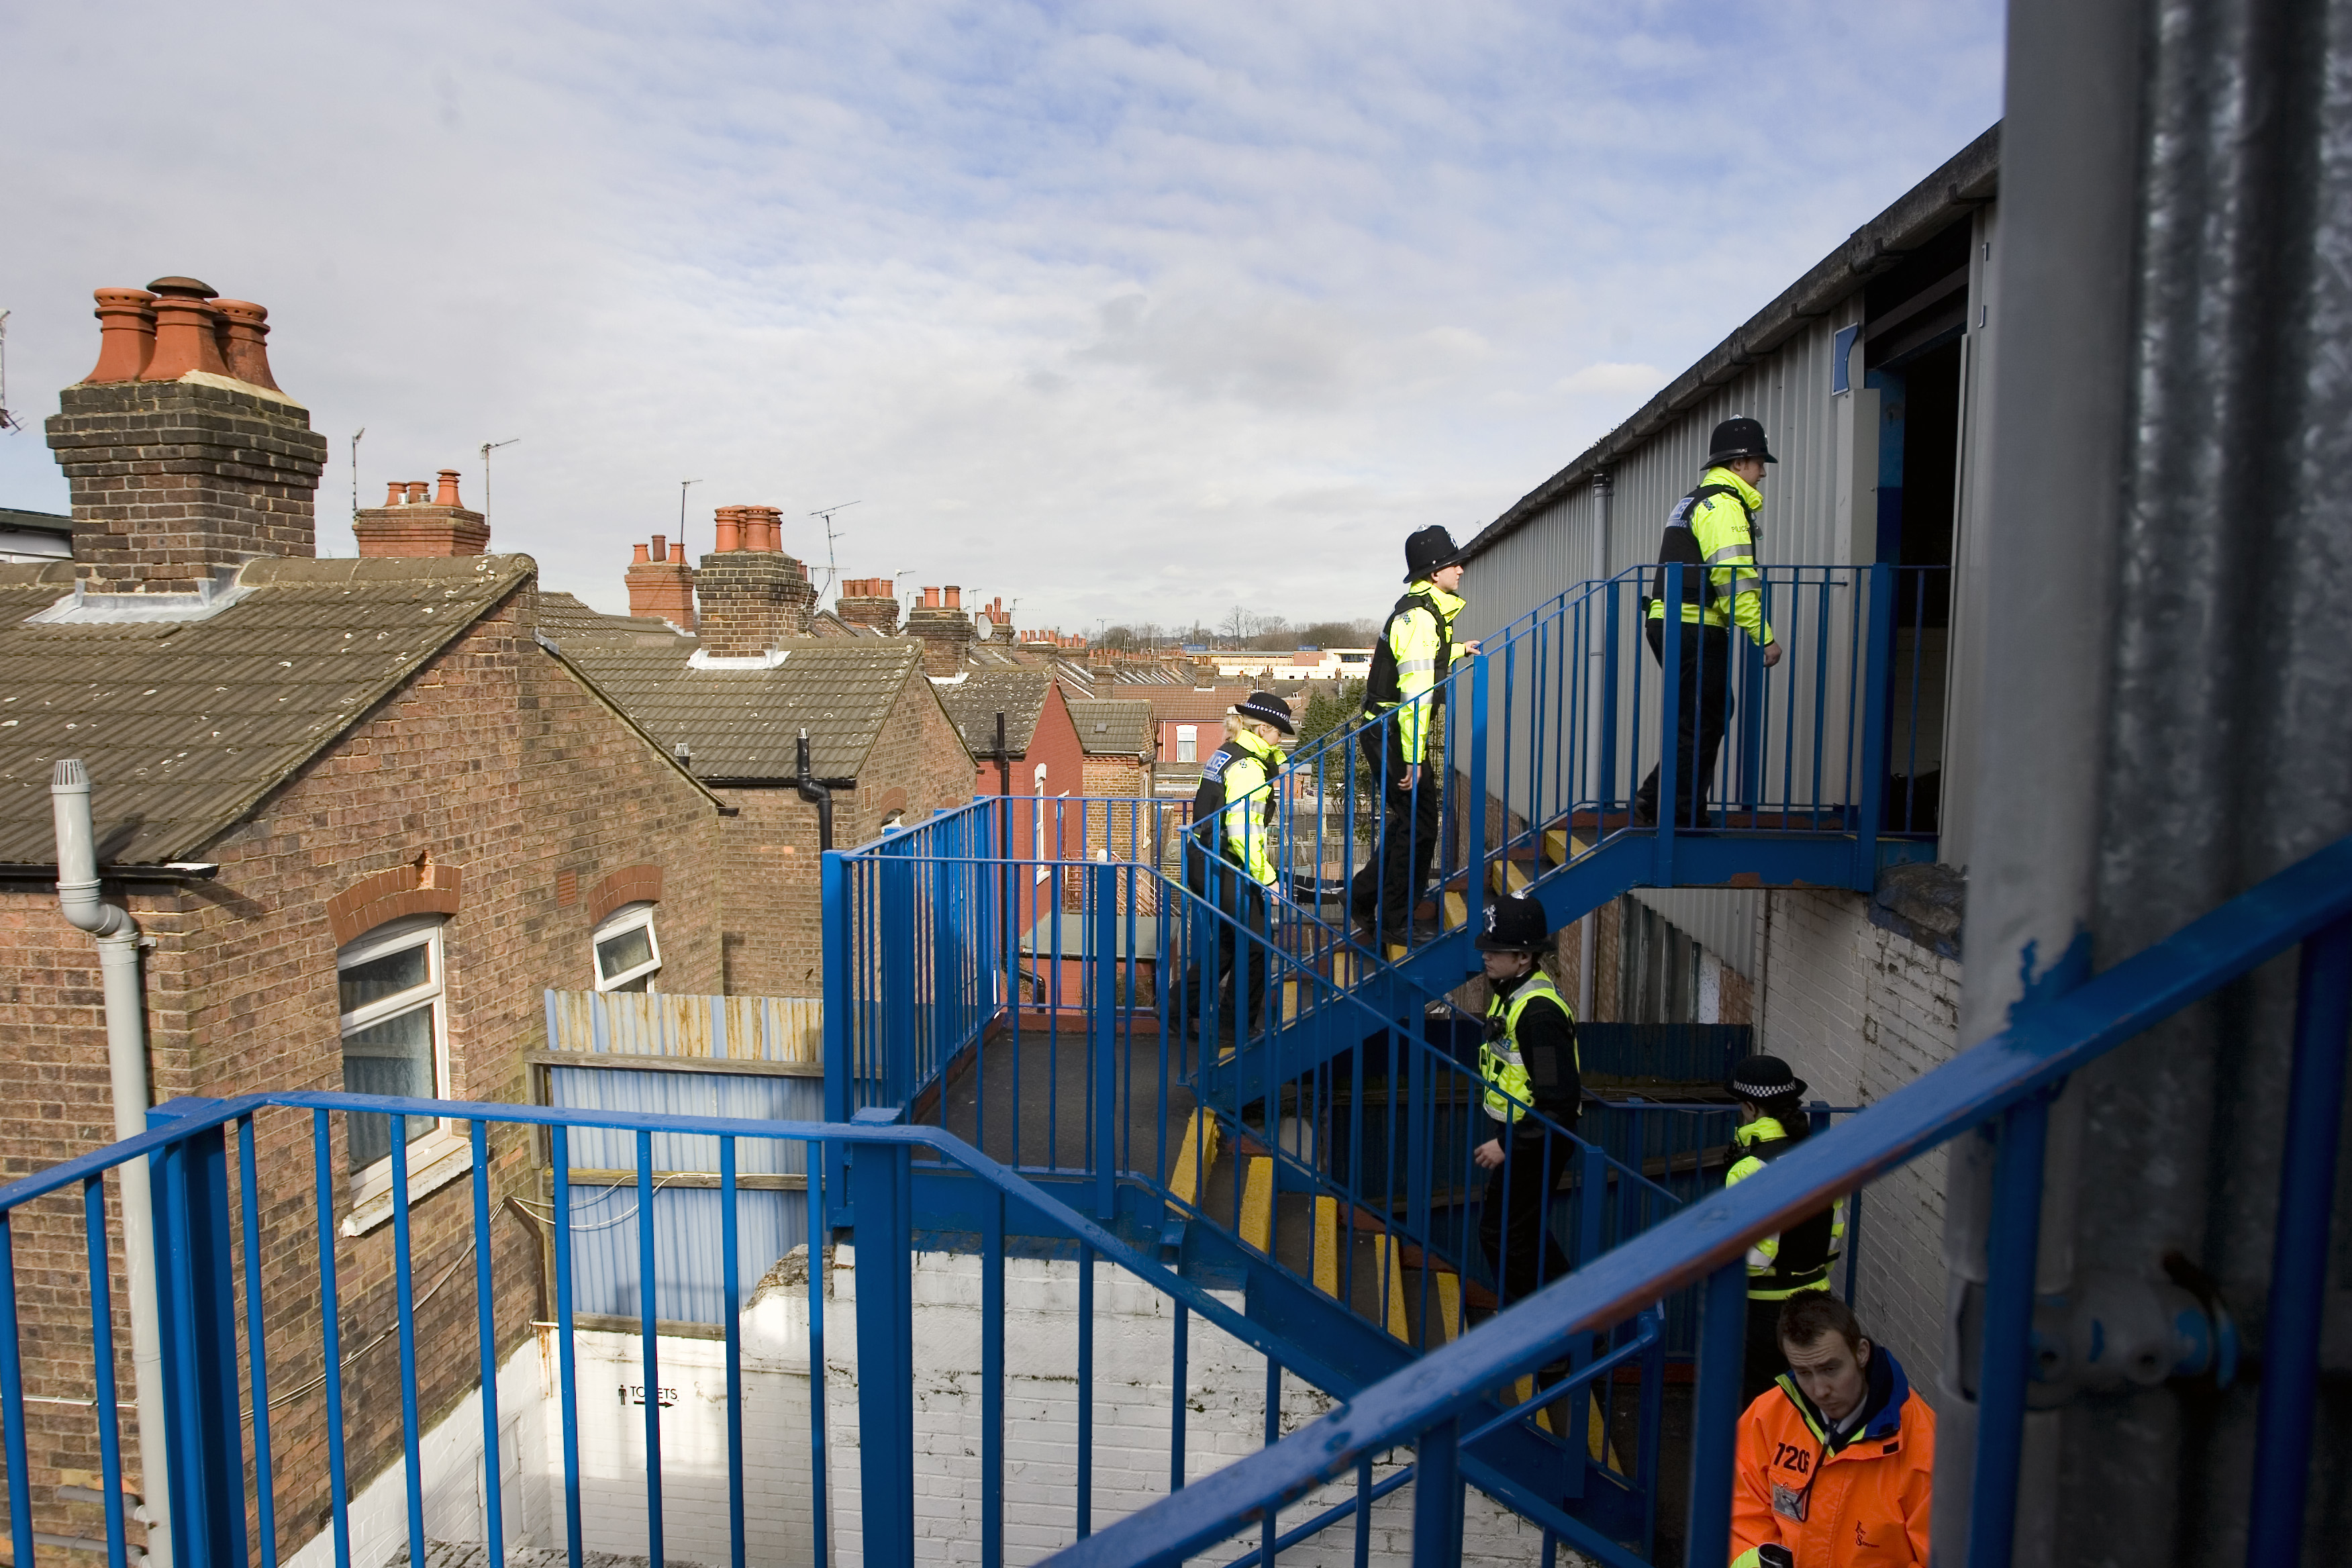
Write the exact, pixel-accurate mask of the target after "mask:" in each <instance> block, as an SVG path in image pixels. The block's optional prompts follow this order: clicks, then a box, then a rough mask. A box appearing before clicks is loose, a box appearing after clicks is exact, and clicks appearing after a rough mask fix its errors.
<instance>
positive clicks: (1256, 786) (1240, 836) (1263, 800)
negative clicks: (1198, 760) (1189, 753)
mask: <svg viewBox="0 0 2352 1568" xmlns="http://www.w3.org/2000/svg"><path fill="white" fill-rule="evenodd" d="M1281 770H1282V753H1281V752H1279V751H1277V750H1276V749H1275V748H1274V747H1272V746H1270V745H1268V744H1266V743H1265V742H1264V741H1263V740H1260V739H1259V738H1258V736H1257V735H1256V734H1255V732H1253V731H1248V730H1244V731H1242V732H1241V733H1240V734H1238V735H1235V736H1234V738H1233V739H1232V740H1230V741H1227V742H1225V743H1224V744H1223V745H1222V746H1219V747H1218V748H1217V749H1216V750H1215V751H1214V752H1211V753H1210V755H1209V760H1208V761H1207V762H1205V763H1202V764H1201V787H1200V790H1199V791H1198V793H1196V794H1195V795H1193V796H1192V836H1193V837H1194V838H1195V839H1196V840H1199V841H1201V842H1203V843H1213V844H1215V845H1216V847H1217V851H1218V853H1219V854H1221V855H1223V857H1224V858H1226V859H1228V860H1230V861H1232V862H1233V863H1234V865H1236V866H1239V867H1240V868H1242V871H1243V873H1244V875H1246V876H1247V877H1248V878H1249V879H1250V880H1252V881H1253V882H1255V883H1257V884H1259V885H1260V886H1261V887H1271V886H1273V885H1274V858H1273V856H1272V855H1271V854H1270V853H1268V848H1269V846H1270V845H1271V844H1272V842H1273V838H1274V790H1273V789H1272V787H1270V786H1271V785H1272V784H1273V780H1274V775H1275V774H1276V773H1279V772H1280V771H1281ZM1195 890H1196V891H1197V890H1198V889H1195Z"/></svg>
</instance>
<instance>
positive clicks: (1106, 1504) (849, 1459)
mask: <svg viewBox="0 0 2352 1568" xmlns="http://www.w3.org/2000/svg"><path fill="white" fill-rule="evenodd" d="M980 1289H981V1279H980V1259H978V1258H973V1257H969V1256H965V1255H961V1254H950V1253H919V1254H917V1255H916V1258H915V1264H914V1320H915V1321H914V1344H915V1357H916V1368H915V1399H916V1418H915V1431H916V1464H915V1472H916V1487H917V1490H918V1493H919V1499H918V1502H917V1513H916V1524H915V1530H916V1537H917V1540H916V1557H917V1560H918V1561H919V1562H920V1563H937V1564H951V1563H952V1564H962V1563H978V1562H979V1561H980V1513H981V1498H980V1488H979V1477H980V1413H981V1409H980V1406H981V1400H980V1386H979V1383H980V1379H979V1372H980V1333H979V1329H980ZM1004 1294H1005V1325H1004V1327H1005V1332H1004V1361H1005V1391H1004V1415H1005V1465H1004V1472H1005V1479H1004V1553H1005V1561H1006V1562H1007V1563H1034V1562H1036V1561H1038V1560H1039V1559H1041V1558H1043V1557H1045V1555H1047V1554H1048V1553H1050V1552H1054V1551H1056V1550H1058V1549H1059V1548H1061V1547H1064V1546H1066V1545H1068V1544H1070V1543H1071V1542H1073V1541H1075V1540H1076V1489H1075V1488H1076V1465H1075V1462H1074V1461H1075V1446H1076V1437H1077V1392H1078V1391H1077V1387H1076V1375H1075V1374H1076V1365H1077V1332H1076V1330H1077V1298H1078V1266H1077V1264H1076V1262H1074V1261H1061V1262H1047V1261H1043V1260H1037V1259H1027V1258H1014V1259H1010V1260H1008V1261H1007V1262H1006V1264H1005V1279H1004ZM832 1300H833V1301H834V1302H835V1303H837V1306H838V1310H833V1309H832V1308H830V1307H829V1308H828V1311H827V1315H826V1319H825V1385H824V1387H825V1410H826V1429H827V1432H828V1434H829V1436H828V1444H829V1452H830V1454H831V1457H832V1459H833V1467H832V1473H833V1492H834V1517H835V1521H836V1534H835V1542H834V1544H835V1564H836V1565H837V1568H853V1565H854V1564H856V1563H859V1562H861V1561H862V1558H861V1555H860V1551H859V1547H860V1542H861V1531H860V1528H859V1522H858V1495H859V1493H858V1446H857V1343H856V1321H855V1317H856V1258H855V1254H854V1250H853V1249H852V1248H850V1247H842V1248H841V1249H840V1250H839V1252H838V1253H837V1254H836V1260H835V1268H834V1271H833V1274H832ZM1220 1300H1225V1301H1227V1302H1228V1303H1229V1304H1231V1305H1232V1306H1233V1307H1234V1309H1235V1310H1240V1307H1241V1300H1240V1298H1239V1296H1238V1295H1225V1294H1223V1293H1220ZM1174 1316H1175V1315H1174V1310H1173V1307H1172V1305H1171V1302H1170V1301H1169V1300H1168V1299H1167V1298H1166V1297H1164V1296H1162V1295H1161V1294H1160V1292H1159V1291H1157V1290H1155V1289H1151V1288H1150V1286H1148V1285H1145V1284H1143V1283H1142V1282H1141V1281H1139V1280H1137V1279H1134V1278H1133V1277H1132V1276H1129V1275H1128V1274H1126V1273H1125V1272H1123V1271H1122V1270H1120V1269H1118V1268H1117V1267H1115V1266H1113V1265H1110V1264H1097V1266H1096V1274H1095V1345H1094V1357H1095V1366H1094V1373H1095V1425H1094V1440H1095V1458H1094V1489H1093V1490H1094V1497H1093V1510H1094V1526H1095V1528H1096V1529H1097V1530H1099V1529H1102V1528H1103V1527H1105V1526H1107V1525H1108V1524H1110V1523H1111V1522H1112V1521H1116V1520H1118V1519H1120V1518H1123V1517H1124V1516H1126V1515H1127V1514H1129V1513H1131V1512H1133V1511H1134V1510H1137V1509H1139V1508H1141V1507H1143V1506H1144V1505H1145V1504H1147V1503H1150V1502H1152V1501H1154V1500H1157V1499H1159V1498H1160V1497H1162V1496H1165V1495H1166V1493H1167V1490H1168V1479H1169V1410H1170V1406H1171V1395H1172V1394H1173V1392H1174V1390H1173V1388H1172V1386H1171V1378H1172V1373H1173V1370H1174V1368H1173V1362H1172V1350H1173V1343H1174V1342H1173V1338H1172V1335H1173V1331H1174ZM1188 1323H1189V1328H1190V1334H1189V1344H1188V1351H1187V1360H1186V1366H1185V1389H1184V1405H1185V1410H1186V1415H1185V1437H1186V1442H1185V1453H1186V1465H1185V1474H1186V1476H1187V1477H1188V1478H1190V1479H1198V1478H1200V1477H1202V1476H1206V1475H1209V1474H1211V1473H1213V1471H1215V1470H1218V1469H1220V1468H1223V1467H1224V1466H1225V1465H1227V1464H1230V1463H1232V1462H1233V1461H1234V1460H1235V1459H1238V1458H1243V1457H1244V1456H1246V1455H1249V1454H1252V1453H1255V1452H1256V1451H1257V1449H1258V1448H1259V1447H1261V1446H1262V1443H1263V1439H1264V1436H1265V1358H1264V1357H1263V1356H1261V1355H1259V1354H1258V1353H1257V1352H1255V1351H1254V1350H1251V1349H1249V1348H1248V1347H1246V1346H1244V1345H1243V1344H1242V1343H1241V1342H1238V1341H1236V1340H1234V1338H1233V1337H1232V1336H1230V1335H1228V1334H1227V1333H1225V1332H1224V1331H1223V1330H1221V1329H1218V1328H1217V1327H1215V1326H1214V1325H1213V1324H1211V1323H1208V1322H1205V1321H1202V1319H1201V1317H1200V1316H1199V1315H1198V1314H1192V1316H1190V1318H1189V1319H1188ZM1337 1404H1338V1401H1336V1400H1334V1399H1332V1398H1330V1397H1329V1396H1328V1395H1327V1394H1322V1393H1321V1392H1319V1391H1318V1390H1316V1389H1313V1388H1310V1387H1307V1386H1306V1385H1304V1384H1301V1383H1300V1381H1299V1380H1298V1379H1297V1378H1295V1377H1286V1378H1285V1379H1284V1382H1283V1393H1282V1401H1281V1405H1280V1408H1279V1414H1278V1417H1277V1418H1278V1421H1279V1424H1280V1425H1279V1430H1280V1431H1281V1433H1282V1434H1283V1435H1284V1436H1287V1435H1289V1434H1290V1433H1292V1432H1295V1431H1297V1429H1298V1428H1299V1427H1301V1426H1306V1425H1307V1424H1308V1423H1309V1422H1312V1421H1314V1420H1316V1419H1317V1418H1318V1417H1319V1416H1321V1415H1325V1414H1327V1413H1328V1411H1330V1410H1331V1409H1332V1408H1333V1407H1334V1406H1335V1405H1337ZM1409 1458H1410V1457H1409V1456H1395V1457H1391V1460H1390V1462H1388V1463H1384V1464H1381V1465H1380V1466H1377V1467H1376V1468H1375V1471H1374V1474H1375V1477H1376V1479H1379V1478H1385V1477H1386V1476H1388V1475H1391V1474H1393V1473H1394V1471H1395V1469H1396V1468H1397V1467H1398V1465H1399V1464H1400V1463H1402V1462H1409ZM1344 1491H1345V1489H1344V1488H1326V1489H1321V1490H1318V1492H1316V1493H1315V1494H1314V1495H1313V1496H1311V1497H1310V1498H1308V1499H1307V1500H1303V1501H1301V1502H1300V1503H1298V1504H1297V1505H1296V1506H1295V1507H1293V1508H1291V1509H1289V1510H1285V1512H1284V1514H1283V1521H1284V1528H1288V1527H1290V1526H1292V1525H1295V1524H1297V1523H1298V1522H1300V1521H1304V1520H1307V1519H1309V1518H1311V1517H1313V1516H1314V1515H1315V1514H1316V1513H1318V1512H1320V1511H1321V1510H1324V1509H1326V1508H1328V1507H1330V1506H1331V1505H1332V1504H1333V1503H1335V1502H1338V1501H1339V1500H1341V1498H1342V1496H1343V1495H1344ZM1464 1511H1465V1525H1464V1535H1463V1545H1462V1560H1463V1562H1464V1563H1465V1564H1470V1565H1474V1568H1482V1565H1486V1564H1493V1565H1496V1568H1500V1565H1501V1564H1505V1563H1510V1564H1515V1565H1524V1564H1527V1563H1534V1562H1536V1561H1538V1560H1539V1559H1540V1557H1541V1555H1542V1551H1543V1542H1542V1536H1541V1533H1540V1532H1539V1531H1537V1530H1536V1529H1535V1527H1534V1526H1532V1525H1530V1524H1528V1522H1527V1521H1525V1520H1523V1519H1521V1518H1520V1517H1519V1516H1517V1514H1514V1513H1512V1512H1510V1511H1509V1510H1507V1509H1504V1508H1503V1507H1501V1506H1500V1505H1499V1504H1496V1503H1495V1502H1494V1501H1492V1500H1490V1499H1488V1498H1486V1496H1484V1495H1483V1494H1481V1493H1479V1492H1478V1491H1476V1490H1475V1489H1473V1490H1471V1491H1470V1492H1469V1493H1468V1494H1467V1497H1466V1500H1465V1510H1464ZM1372 1517H1373V1530H1372V1539H1371V1554H1372V1561H1373V1562H1375V1563H1381V1564H1383V1565H1384V1568H1404V1565H1405V1564H1407V1563H1409V1562H1410V1561H1411V1559H1412V1485H1411V1484H1410V1483H1408V1484H1407V1485H1405V1486H1402V1487H1400V1488H1398V1489H1397V1490H1395V1491H1394V1492H1391V1494H1390V1495H1389V1496H1388V1497H1386V1498H1384V1499H1382V1500H1381V1501H1380V1502H1379V1503H1378V1504H1376V1505H1375V1506H1374V1509H1373V1516H1372ZM1254 1544H1255V1534H1254V1533H1253V1534H1251V1535H1250V1536H1248V1537H1247V1538H1246V1539H1237V1541H1236V1542H1235V1543H1234V1545H1233V1546H1232V1547H1230V1548H1229V1549H1226V1550H1223V1551H1221V1552H1211V1553H1208V1554H1205V1555H1204V1557H1203V1558H1202V1561H1204V1562H1206V1561H1215V1562H1225V1561H1229V1560H1231V1558H1232V1557H1234V1555H1236V1554H1237V1553H1238V1552H1242V1551H1244V1550H1246V1549H1247V1548H1248V1547H1249V1546H1251V1545H1254ZM1354 1553H1355V1534H1354V1529H1353V1526H1352V1524H1343V1525H1340V1526H1338V1527H1335V1528H1333V1529H1330V1530H1327V1531H1324V1532H1323V1533H1322V1534H1321V1535H1319V1536H1316V1537H1314V1538H1312V1539H1310V1540H1308V1541H1307V1542H1301V1543H1300V1544H1299V1545H1297V1546H1296V1547H1292V1548H1286V1549H1285V1550H1284V1552H1283V1553H1282V1561H1283V1562H1285V1563H1297V1564H1298V1568H1345V1565H1347V1564H1350V1563H1353V1562H1354ZM1561 1560H1562V1561H1563V1562H1565V1563H1581V1562H1584V1561H1585V1560H1584V1559H1583V1558H1581V1557H1579V1556H1577V1555H1576V1554H1574V1553H1572V1552H1566V1551H1563V1552H1562V1553H1561Z"/></svg>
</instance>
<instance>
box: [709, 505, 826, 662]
mask: <svg viewBox="0 0 2352 1568" xmlns="http://www.w3.org/2000/svg"><path fill="white" fill-rule="evenodd" d="M783 515H784V514H783V511H782V509H781V508H778V507H772V506H723V507H720V508H719V510H718V512H717V514H716V517H715V519H714V526H713V528H712V535H713V538H714V539H715V540H716V545H715V547H714V548H713V549H712V551H711V552H710V553H709V554H708V555H706V556H704V557H703V558H702V570H701V571H700V572H698V573H697V574H695V579H694V586H695V592H696V593H697V595H698V596H699V597H700V599H701V605H702V609H701V616H700V620H699V623H698V626H697V627H696V630H697V633H698V635H699V636H700V637H701V638H702V646H703V649H704V651H705V652H707V653H709V654H711V655H713V656H715V657H717V658H749V657H751V656H752V655H755V654H760V653H764V652H766V651H767V650H768V649H770V648H772V647H775V646H776V644H778V643H779V642H781V641H782V640H783V639H785V638H786V637H806V636H808V631H809V617H810V616H811V615H812V614H813V613H814V610H815V608H816V588H815V585H814V584H811V583H810V582H809V580H808V568H807V567H806V566H805V565H803V564H802V563H800V562H798V561H795V560H794V559H793V557H791V556H789V555H787V554H785V553H784V552H783Z"/></svg>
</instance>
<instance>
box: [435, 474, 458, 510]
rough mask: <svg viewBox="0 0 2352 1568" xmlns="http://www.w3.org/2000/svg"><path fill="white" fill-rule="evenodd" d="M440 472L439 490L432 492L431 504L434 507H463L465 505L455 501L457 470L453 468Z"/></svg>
mask: <svg viewBox="0 0 2352 1568" xmlns="http://www.w3.org/2000/svg"><path fill="white" fill-rule="evenodd" d="M440 472H441V484H440V488H439V489H437V490H436V491H435V492H434V496H433V504H434V505H435V506H454V507H463V506H464V505H465V504H466V503H465V502H464V501H461V500H458V499H457V469H455V468H443V469H442V470H441V471H440Z"/></svg>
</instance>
